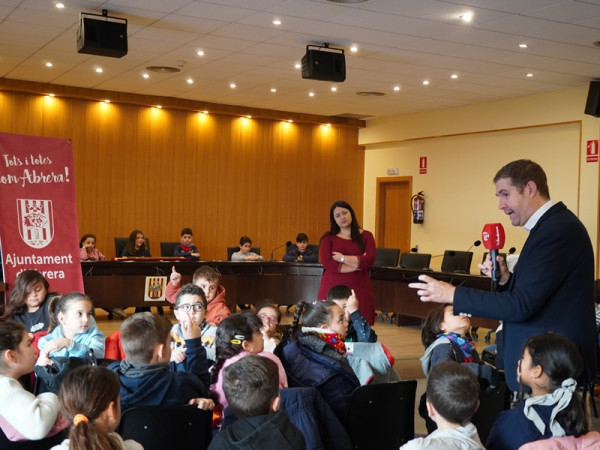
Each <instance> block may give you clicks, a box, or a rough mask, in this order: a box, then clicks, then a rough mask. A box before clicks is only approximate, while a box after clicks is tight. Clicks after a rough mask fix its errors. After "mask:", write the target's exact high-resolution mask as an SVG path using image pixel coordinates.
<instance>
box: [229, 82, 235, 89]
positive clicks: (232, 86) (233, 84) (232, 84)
mask: <svg viewBox="0 0 600 450" xmlns="http://www.w3.org/2000/svg"><path fill="white" fill-rule="evenodd" d="M229 87H230V88H231V89H235V88H236V87H237V86H236V85H235V83H231V84H230V85H229Z"/></svg>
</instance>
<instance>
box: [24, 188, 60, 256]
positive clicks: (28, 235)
mask: <svg viewBox="0 0 600 450" xmlns="http://www.w3.org/2000/svg"><path fill="white" fill-rule="evenodd" d="M17 220H18V221H19V234H20V235H21V239H23V242H25V243H26V244H27V245H29V246H30V247H33V248H44V247H46V246H47V245H48V244H50V242H52V238H53V237H54V214H53V212H52V200H30V199H23V198H18V199H17Z"/></svg>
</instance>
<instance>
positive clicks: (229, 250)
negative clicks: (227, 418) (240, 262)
mask: <svg viewBox="0 0 600 450" xmlns="http://www.w3.org/2000/svg"><path fill="white" fill-rule="evenodd" d="M239 251H240V247H239V246H238V247H227V261H231V255H233V254H234V253H235V252H239ZM250 251H251V252H254V253H256V254H257V255H260V247H252V248H251V249H250Z"/></svg>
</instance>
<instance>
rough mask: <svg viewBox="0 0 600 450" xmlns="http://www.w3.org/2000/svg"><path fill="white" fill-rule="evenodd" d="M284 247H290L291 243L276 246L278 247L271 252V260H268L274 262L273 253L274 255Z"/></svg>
mask: <svg viewBox="0 0 600 450" xmlns="http://www.w3.org/2000/svg"><path fill="white" fill-rule="evenodd" d="M284 245H285V246H286V247H288V246H290V245H292V241H286V242H285V243H283V244H281V245H278V246H277V247H275V248H274V249H273V250H271V259H269V261H275V260H274V259H273V253H275V250H278V249H280V248H281V247H283V246H284Z"/></svg>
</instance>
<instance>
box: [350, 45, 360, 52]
mask: <svg viewBox="0 0 600 450" xmlns="http://www.w3.org/2000/svg"><path fill="white" fill-rule="evenodd" d="M350 51H351V52H353V53H356V52H357V51H358V47H357V46H356V45H353V46H352V47H350Z"/></svg>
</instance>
